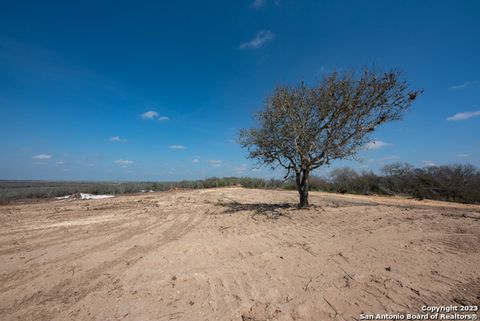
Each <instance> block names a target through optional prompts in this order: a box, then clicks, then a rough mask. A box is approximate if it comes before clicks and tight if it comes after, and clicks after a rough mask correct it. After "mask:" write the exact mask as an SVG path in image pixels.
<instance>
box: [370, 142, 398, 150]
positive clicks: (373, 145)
mask: <svg viewBox="0 0 480 321" xmlns="http://www.w3.org/2000/svg"><path fill="white" fill-rule="evenodd" d="M388 146H392V144H390V143H386V142H384V141H383V140H373V141H371V142H368V143H366V144H365V149H367V150H377V149H380V148H384V147H388Z"/></svg>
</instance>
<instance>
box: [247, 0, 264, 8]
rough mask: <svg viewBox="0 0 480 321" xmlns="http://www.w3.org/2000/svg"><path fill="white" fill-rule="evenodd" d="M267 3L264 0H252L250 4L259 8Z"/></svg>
mask: <svg viewBox="0 0 480 321" xmlns="http://www.w3.org/2000/svg"><path fill="white" fill-rule="evenodd" d="M266 3H267V1H266V0H253V2H252V4H251V5H250V7H251V8H253V9H259V8H261V7H263V6H264V5H265V4H266Z"/></svg>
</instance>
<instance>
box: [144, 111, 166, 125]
mask: <svg viewBox="0 0 480 321" xmlns="http://www.w3.org/2000/svg"><path fill="white" fill-rule="evenodd" d="M140 116H141V117H142V118H143V119H153V120H158V121H160V122H166V121H169V120H170V118H169V117H167V116H160V115H159V114H158V113H157V112H156V111H153V110H149V111H147V112H144V113H143V114H141V115H140Z"/></svg>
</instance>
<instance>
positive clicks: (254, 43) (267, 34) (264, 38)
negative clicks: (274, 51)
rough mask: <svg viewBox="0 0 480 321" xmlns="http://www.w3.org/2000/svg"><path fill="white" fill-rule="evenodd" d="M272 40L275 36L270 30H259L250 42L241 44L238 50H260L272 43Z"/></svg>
mask: <svg viewBox="0 0 480 321" xmlns="http://www.w3.org/2000/svg"><path fill="white" fill-rule="evenodd" d="M273 38H275V34H274V33H273V32H271V31H270V30H260V31H259V32H257V34H256V35H255V37H254V38H253V39H252V40H250V41H248V42H244V43H242V44H241V45H240V49H248V48H254V49H256V48H260V47H262V46H263V45H264V44H266V43H267V42H269V41H272V40H273Z"/></svg>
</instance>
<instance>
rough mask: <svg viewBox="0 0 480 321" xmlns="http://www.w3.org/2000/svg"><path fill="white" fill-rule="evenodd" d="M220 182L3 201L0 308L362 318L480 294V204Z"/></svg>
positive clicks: (0, 314)
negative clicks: (95, 196) (206, 186)
mask: <svg viewBox="0 0 480 321" xmlns="http://www.w3.org/2000/svg"><path fill="white" fill-rule="evenodd" d="M296 201H297V195H296V193H294V192H288V191H265V190H248V189H242V188H225V189H210V190H195V191H173V192H165V193H150V194H145V195H139V196H123V197H118V198H114V199H106V200H78V201H68V200H67V201H58V200H57V201H49V202H44V203H37V204H25V205H7V206H5V205H4V206H0V222H1V224H0V319H1V320H251V321H253V320H357V319H359V315H360V314H361V313H368V312H370V313H386V312H391V313H395V312H405V313H412V312H419V309H420V307H421V306H422V305H439V304H442V305H447V304H453V305H462V304H480V252H479V244H480V206H473V205H470V206H468V205H460V204H452V203H442V202H433V201H415V200H405V199H400V198H383V197H370V196H349V195H334V194H324V193H311V202H312V203H313V204H314V206H312V208H310V209H308V210H298V209H296V208H295V207H294V204H295V203H296Z"/></svg>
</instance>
